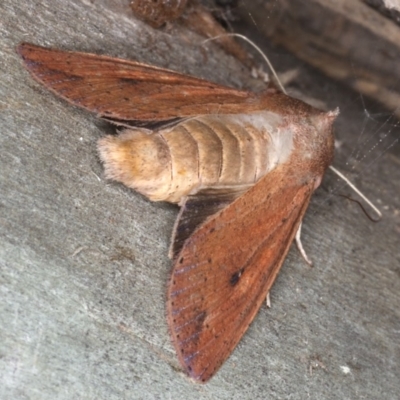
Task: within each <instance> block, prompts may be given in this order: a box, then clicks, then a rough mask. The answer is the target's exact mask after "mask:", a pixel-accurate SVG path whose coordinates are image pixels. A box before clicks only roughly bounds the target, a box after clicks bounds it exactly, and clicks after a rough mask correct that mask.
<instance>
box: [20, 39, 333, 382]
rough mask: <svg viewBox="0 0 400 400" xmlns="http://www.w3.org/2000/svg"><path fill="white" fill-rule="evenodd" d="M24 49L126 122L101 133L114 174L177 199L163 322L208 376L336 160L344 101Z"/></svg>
mask: <svg viewBox="0 0 400 400" xmlns="http://www.w3.org/2000/svg"><path fill="white" fill-rule="evenodd" d="M17 51H18V53H19V54H20V55H21V57H22V59H23V61H24V64H25V66H26V68H27V69H28V70H29V72H30V73H31V74H32V76H33V77H34V78H35V79H36V80H37V81H39V82H41V83H42V84H44V85H45V86H46V87H47V88H48V89H50V90H51V91H53V92H54V93H56V94H57V95H58V96H61V97H62V98H64V99H66V100H67V101H69V102H70V103H72V104H75V105H77V106H80V107H83V108H85V109H87V110H89V111H92V112H95V113H97V114H98V115H99V117H101V118H104V119H107V120H108V121H111V122H114V123H116V124H120V125H123V126H124V128H123V130H122V132H120V133H119V134H118V135H116V136H111V135H110V136H106V137H105V138H103V139H101V140H100V141H99V143H98V150H99V154H100V158H101V160H102V161H103V163H104V166H105V174H106V177H107V178H110V179H114V180H117V181H119V182H122V183H124V184H125V185H126V186H128V187H130V188H133V189H135V190H136V191H138V192H140V193H141V194H143V195H144V196H146V197H148V198H149V199H150V200H152V201H168V202H171V203H177V204H179V205H180V207H181V208H180V212H179V215H178V218H177V220H176V223H175V227H174V231H173V235H172V243H171V249H170V257H171V258H172V260H173V269H172V273H171V278H170V281H169V284H168V292H167V316H168V324H169V327H170V332H171V336H172V341H173V343H174V346H175V348H176V352H177V355H178V358H179V361H180V363H181V365H182V367H183V368H184V370H185V371H186V373H187V374H188V375H189V376H191V377H192V378H194V379H195V380H197V381H199V382H206V381H207V380H209V379H210V378H211V377H212V376H213V375H214V374H215V372H216V371H217V370H218V368H219V367H220V366H221V365H222V364H223V362H224V361H225V360H226V359H227V358H228V357H229V355H230V353H231V352H232V351H233V349H234V348H235V346H236V345H237V344H238V342H239V341H240V339H241V337H242V336H243V334H244V333H245V331H246V330H247V328H248V326H249V325H250V323H251V322H252V320H253V319H254V317H255V315H256V313H257V311H258V309H259V308H260V306H261V304H262V303H263V301H264V300H265V297H266V296H267V294H268V292H269V290H270V288H271V286H272V284H273V282H274V280H275V278H276V276H277V274H278V271H279V269H280V267H281V266H282V263H283V261H284V259H285V257H286V254H287V252H288V250H289V247H290V245H291V243H292V241H293V239H294V237H295V235H296V232H297V231H298V229H299V227H300V224H301V220H302V218H303V216H304V213H305V212H306V209H307V206H308V204H309V201H310V198H311V195H312V193H313V192H314V190H315V189H316V188H317V187H318V186H319V185H320V183H321V180H322V178H323V175H324V173H325V170H326V169H327V167H328V166H329V164H330V163H331V161H332V158H333V144H334V137H333V133H332V123H333V121H334V119H335V118H336V116H337V114H338V111H330V112H323V111H320V110H317V109H315V108H313V107H311V106H309V105H307V104H305V103H303V102H302V101H300V100H296V99H293V98H291V97H289V96H287V95H285V94H283V93H281V92H279V91H277V90H276V89H272V88H270V89H266V90H265V91H264V92H261V93H253V92H248V91H243V90H236V89H233V88H229V87H225V86H221V85H218V84H215V83H211V82H208V81H205V80H202V79H198V78H194V77H190V76H186V75H183V74H180V73H177V72H173V71H170V70H166V69H162V68H157V67H154V66H150V65H146V64H141V63H137V62H132V61H126V60H121V59H116V58H110V57H105V56H99V55H94V54H86V53H78V52H66V51H60V50H55V49H47V48H43V47H39V46H36V45H32V44H27V43H22V44H20V45H19V46H18V49H17Z"/></svg>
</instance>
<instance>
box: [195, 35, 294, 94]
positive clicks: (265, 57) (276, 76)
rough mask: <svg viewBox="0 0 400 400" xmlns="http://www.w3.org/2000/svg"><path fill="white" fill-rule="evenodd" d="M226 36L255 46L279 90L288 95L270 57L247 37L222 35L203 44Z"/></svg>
mask: <svg viewBox="0 0 400 400" xmlns="http://www.w3.org/2000/svg"><path fill="white" fill-rule="evenodd" d="M226 36H234V37H237V38H239V39H242V40H244V41H246V42H247V43H249V44H250V45H251V46H253V47H254V48H255V49H256V50H257V51H258V52H259V53H260V54H261V56H262V57H263V58H264V60H265V62H266V63H267V65H268V67H269V69H270V70H271V72H272V75H274V77H275V79H276V82H277V84H278V85H279V88H280V89H281V91H282V92H283V93H285V94H287V92H286V90H285V88H284V87H283V85H282V83H281V81H280V80H279V78H278V74H277V73H276V72H275V69H274V67H273V66H272V64H271V62H270V61H269V59H268V57H267V56H266V55H265V54H264V53H263V51H262V50H261V49H260V48H259V47H258V46H257V45H256V44H255V43H253V42H252V41H251V40H250V39H248V38H247V37H246V36H243V35H241V34H240V33H224V34H222V35H218V36H214V37H212V38H210V39H207V40H205V41H204V42H203V44H204V43H207V42H209V41H211V40H216V39H219V38H221V37H226Z"/></svg>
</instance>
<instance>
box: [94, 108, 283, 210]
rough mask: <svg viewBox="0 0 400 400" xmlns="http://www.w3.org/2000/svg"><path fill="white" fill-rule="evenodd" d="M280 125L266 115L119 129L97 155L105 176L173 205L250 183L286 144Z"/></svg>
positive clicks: (214, 117) (268, 167)
mask: <svg viewBox="0 0 400 400" xmlns="http://www.w3.org/2000/svg"><path fill="white" fill-rule="evenodd" d="M280 125H281V120H280V119H279V117H277V116H276V115H275V114H272V113H268V112H263V113H256V114H250V115H207V116H199V117H195V118H191V119H188V120H185V121H183V122H180V123H179V124H177V125H175V126H174V127H172V128H168V129H162V130H160V131H158V132H154V133H148V131H145V130H143V129H135V130H133V129H128V130H125V131H124V132H123V133H121V134H120V135H118V136H116V137H113V136H108V137H106V138H104V139H101V140H100V142H99V151H100V156H101V158H102V160H103V162H104V163H105V170H106V176H107V177H108V178H111V179H115V180H118V181H120V182H122V183H124V184H125V185H127V186H129V187H132V188H133V189H135V190H137V191H139V192H140V193H142V194H144V195H145V196H147V197H148V198H149V199H150V200H153V201H160V200H162V201H169V202H173V203H176V202H179V201H180V200H181V198H182V197H185V196H187V195H188V194H190V193H195V192H196V191H198V190H200V189H204V188H209V187H221V186H222V187H226V186H229V187H235V186H238V187H243V186H244V185H249V186H250V185H252V184H254V183H255V182H256V181H257V180H258V179H260V178H261V177H262V176H263V175H265V174H266V173H267V172H268V171H269V170H271V169H272V168H273V167H274V165H275V164H276V163H277V160H281V159H282V157H281V153H282V149H281V148H282V147H285V146H286V150H285V149H284V152H285V151H287V150H288V149H287V146H288V145H289V147H290V146H291V137H290V138H287V137H286V136H285V135H283V136H282V133H281V132H279V131H280V129H279V127H280ZM281 136H282V137H281ZM289 142H290V143H289ZM283 158H285V157H283Z"/></svg>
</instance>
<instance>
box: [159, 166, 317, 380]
mask: <svg viewBox="0 0 400 400" xmlns="http://www.w3.org/2000/svg"><path fill="white" fill-rule="evenodd" d="M296 173H297V171H293V170H292V169H291V168H290V166H289V165H288V164H286V165H285V164H284V165H281V166H279V167H277V168H276V169H275V170H274V171H272V172H271V173H270V174H268V175H267V176H266V177H265V178H263V179H262V180H261V181H260V182H259V183H257V184H256V185H255V186H254V187H253V188H252V189H250V190H249V191H248V192H246V193H245V194H244V195H243V196H241V197H240V198H239V199H237V200H236V201H234V202H233V203H232V204H231V205H229V206H228V207H227V208H225V209H224V210H222V211H221V212H219V213H217V214H215V215H214V216H212V217H211V218H210V219H208V220H207V221H206V222H205V223H204V224H203V225H202V226H201V227H200V228H199V229H197V230H196V231H195V232H194V234H193V235H192V236H191V237H190V238H189V239H188V240H187V241H186V242H185V244H184V246H183V249H182V251H181V252H180V253H179V255H178V256H177V258H176V260H175V265H174V269H173V273H172V276H171V281H170V284H169V289H168V301H167V313H168V321H169V326H170V329H171V333H172V338H173V342H174V345H175V347H176V350H177V353H178V357H179V359H180V362H181V364H182V365H183V367H184V368H185V370H186V372H187V373H188V374H189V375H190V376H191V377H193V378H194V379H196V380H199V381H202V382H205V381H207V380H208V379H209V378H210V377H211V376H212V375H213V374H214V373H215V372H216V371H217V369H218V368H219V367H220V366H221V365H222V363H223V362H224V361H225V360H226V358H227V357H228V356H229V355H230V353H231V352H232V350H233V349H234V348H235V346H236V345H237V343H238V342H239V340H240V338H241V337H242V336H243V334H244V332H245V331H246V330H247V328H248V326H249V324H250V323H251V321H252V320H253V318H254V316H255V315H256V313H257V311H258V309H259V307H260V305H261V304H262V302H263V301H264V299H265V297H266V295H267V293H268V291H269V290H270V288H271V286H272V284H273V282H274V280H275V277H276V276H277V273H278V271H279V269H280V267H281V265H282V263H283V261H284V258H285V256H286V254H287V252H288V249H289V246H290V244H291V243H292V241H293V238H294V236H295V234H296V230H297V228H298V226H299V224H300V222H301V219H302V217H303V215H304V213H305V211H306V208H307V205H308V203H309V200H310V197H311V194H312V191H313V188H314V178H313V177H310V178H308V179H306V180H305V179H304V177H300V176H299V173H297V176H296Z"/></svg>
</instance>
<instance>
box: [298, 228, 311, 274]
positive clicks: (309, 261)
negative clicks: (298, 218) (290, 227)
mask: <svg viewBox="0 0 400 400" xmlns="http://www.w3.org/2000/svg"><path fill="white" fill-rule="evenodd" d="M301 225H302V222H300V225H299V228H298V229H297V232H296V245H297V248H298V250H299V252H300V254H301V256H302V257H303V259H304V261H305V262H306V263H307V264H308V265H310V266H312V261H311V260H310V259H309V258H308V256H307V253H306V251H305V250H304V247H303V244H302V243H301V238H300V236H301Z"/></svg>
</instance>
